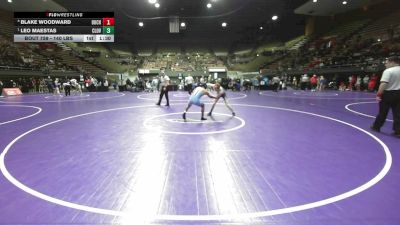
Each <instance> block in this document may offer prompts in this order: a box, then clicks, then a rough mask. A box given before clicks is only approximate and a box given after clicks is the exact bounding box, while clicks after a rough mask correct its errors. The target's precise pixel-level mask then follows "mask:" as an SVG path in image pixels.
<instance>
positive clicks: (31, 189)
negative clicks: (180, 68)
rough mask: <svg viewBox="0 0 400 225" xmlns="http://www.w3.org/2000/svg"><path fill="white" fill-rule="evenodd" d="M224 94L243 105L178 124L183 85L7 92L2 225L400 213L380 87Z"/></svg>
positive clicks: (395, 144) (330, 222) (397, 153)
mask: <svg viewBox="0 0 400 225" xmlns="http://www.w3.org/2000/svg"><path fill="white" fill-rule="evenodd" d="M228 97H229V98H230V103H231V105H232V107H233V108H234V110H235V112H236V117H232V116H231V113H230V112H229V111H228V109H227V108H226V107H225V105H224V104H222V103H221V104H219V105H217V107H216V109H215V111H214V115H213V117H208V120H207V121H205V122H199V118H200V114H199V112H200V108H199V107H196V106H193V107H192V108H191V109H190V111H189V112H190V113H188V115H187V117H188V120H187V122H183V120H182V118H181V113H182V111H183V109H184V108H185V105H186V101H187V98H188V95H187V94H186V93H185V92H170V99H171V107H165V106H161V107H159V106H156V105H155V102H156V99H157V95H156V94H153V93H118V92H109V93H84V94H83V95H72V96H69V97H59V96H52V95H27V96H22V97H11V98H0V112H1V113H0V149H1V150H0V151H1V152H2V154H1V157H0V168H1V172H2V175H1V176H0V224H52V225H56V224H80V225H82V224H120V225H132V224H141V225H145V224H157V225H158V224H196V225H200V224H206V225H216V224H218V225H219V224H223V225H228V224H235V225H236V224H246V225H247V224H249V225H253V224H254V225H256V224H257V225H259V224H267V225H398V224H400V213H399V209H400V164H399V161H398V159H399V158H400V139H398V138H395V137H393V136H391V135H390V133H391V132H392V131H391V126H392V121H391V119H392V116H391V115H390V116H389V118H388V121H387V122H386V124H385V126H384V127H383V128H382V132H381V133H376V132H373V131H371V130H370V129H369V126H370V125H371V123H372V122H373V118H374V116H375V114H376V112H377V109H378V107H377V103H376V102H375V99H374V94H371V93H358V92H332V91H329V92H322V93H319V92H304V91H293V90H291V91H282V92H279V93H274V92H270V91H263V92H257V91H253V92H247V93H244V92H242V93H237V92H233V93H232V92H229V93H228ZM202 100H203V102H209V99H208V98H207V97H203V98H202ZM163 103H164V104H165V102H163ZM209 108H210V104H207V105H206V112H207V109H209Z"/></svg>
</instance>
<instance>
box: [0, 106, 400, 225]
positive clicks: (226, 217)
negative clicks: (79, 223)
mask: <svg viewBox="0 0 400 225" xmlns="http://www.w3.org/2000/svg"><path fill="white" fill-rule="evenodd" d="M232 105H234V106H243V107H247V108H250V107H253V108H264V109H275V110H282V111H289V112H294V113H301V114H306V115H310V116H315V117H319V118H324V119H328V120H331V121H335V122H338V123H341V124H343V125H346V126H349V127H351V128H354V129H356V130H358V131H360V132H362V133H364V134H366V135H368V136H369V137H371V138H372V139H374V140H375V141H376V142H378V143H379V144H380V145H381V146H382V149H383V152H384V154H385V157H386V161H385V163H384V165H383V168H382V169H381V171H379V173H378V174H377V175H376V176H375V177H373V178H372V179H371V180H369V181H367V182H366V183H364V184H362V185H361V186H358V187H356V188H354V189H352V190H349V191H347V192H345V193H342V194H339V195H336V196H333V197H329V198H326V199H322V200H317V201H314V202H309V203H305V204H301V205H296V206H288V207H285V208H279V209H271V210H266V211H258V212H249V213H236V214H222V215H153V216H152V217H151V218H146V221H147V220H149V221H208V222H209V221H232V220H240V221H243V220H244V221H248V220H249V219H254V218H261V217H267V216H274V215H281V214H287V213H293V212H299V211H303V210H307V209H312V208H318V207H321V206H324V205H328V204H332V203H335V202H338V201H341V200H344V199H347V198H350V197H352V196H354V195H357V194H359V193H361V192H363V191H365V190H367V189H369V188H371V187H372V186H374V185H375V184H377V183H378V182H379V181H380V180H382V179H383V178H384V177H385V176H386V175H387V173H388V172H389V170H390V168H391V166H392V154H391V153H390V150H389V148H388V147H387V146H386V144H385V143H384V142H383V141H381V140H380V139H379V138H377V137H376V136H374V135H373V134H372V133H370V132H368V131H366V130H364V129H362V128H360V127H357V126H355V125H353V124H350V123H347V122H345V121H342V120H339V119H335V118H332V117H328V116H324V115H319V114H315V113H310V112H305V111H299V110H293V109H287V108H280V107H271V106H262V105H247V104H232ZM151 106H153V105H151ZM151 106H149V105H144V106H131V107H123V108H115V109H108V110H101V111H95V112H90V113H84V114H79V115H75V116H70V117H66V118H63V119H59V120H56V121H53V122H50V123H46V124H44V125H41V126H39V127H36V128H33V129H31V130H29V131H27V132H25V133H23V134H21V135H20V136H18V137H17V138H15V139H14V140H13V141H11V142H10V143H9V144H8V145H7V146H6V147H5V149H4V150H3V152H2V153H1V155H0V170H1V172H2V173H3V175H4V176H5V178H6V179H7V180H9V181H10V182H11V183H12V184H14V185H15V186H16V187H18V188H20V189H21V190H23V191H25V192H26V193H29V194H31V195H33V196H35V197H38V198H40V199H43V200H45V201H48V202H51V203H54V204H58V205H62V206H65V207H68V208H73V209H77V210H82V211H86V212H92V213H98V214H103V215H111V216H120V217H128V218H132V219H135V217H134V216H132V215H131V214H130V213H129V212H122V211H117V210H110V209H103V208H96V207H90V206H86V205H81V204H77V203H73V202H68V201H65V200H61V199H58V198H55V197H52V196H49V195H46V194H43V193H41V192H38V191H36V190H34V189H32V188H30V187H28V186H26V185H25V184H23V183H21V182H20V181H18V180H17V179H16V178H14V177H13V176H12V175H11V174H10V172H9V171H8V170H7V168H6V166H5V156H6V154H7V152H8V151H9V150H10V148H11V147H12V146H13V145H14V144H15V143H16V142H17V141H18V140H19V139H21V138H23V137H24V136H26V135H28V134H30V133H32V132H34V131H36V130H39V129H41V128H43V127H46V126H49V125H52V124H55V123H58V122H61V121H65V120H68V119H73V118H77V117H82V116H87V115H92V114H97V113H102V112H108V111H116V110H123V109H132V108H146V107H151ZM137 217H138V219H142V217H141V216H140V215H138V216H137Z"/></svg>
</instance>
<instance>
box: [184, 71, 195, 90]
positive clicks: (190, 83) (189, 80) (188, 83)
mask: <svg viewBox="0 0 400 225" xmlns="http://www.w3.org/2000/svg"><path fill="white" fill-rule="evenodd" d="M193 82H194V79H193V77H192V76H191V75H190V74H189V75H188V76H187V77H185V84H186V89H187V91H188V92H189V95H191V94H192V91H193Z"/></svg>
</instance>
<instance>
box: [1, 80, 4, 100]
mask: <svg viewBox="0 0 400 225" xmlns="http://www.w3.org/2000/svg"><path fill="white" fill-rule="evenodd" d="M3 87H4V84H3V82H2V81H1V80H0V96H1V95H2V93H3Z"/></svg>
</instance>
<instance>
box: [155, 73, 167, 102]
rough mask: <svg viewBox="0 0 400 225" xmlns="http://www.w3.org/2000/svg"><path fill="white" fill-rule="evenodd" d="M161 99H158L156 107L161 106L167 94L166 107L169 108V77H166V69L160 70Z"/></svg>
mask: <svg viewBox="0 0 400 225" xmlns="http://www.w3.org/2000/svg"><path fill="white" fill-rule="evenodd" d="M160 75H161V76H160V98H159V99H158V102H157V103H156V105H160V104H161V100H162V98H163V96H164V94H165V99H167V104H166V105H165V106H169V98H168V86H169V81H170V79H169V77H168V76H167V75H165V69H163V68H162V69H161V70H160Z"/></svg>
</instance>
